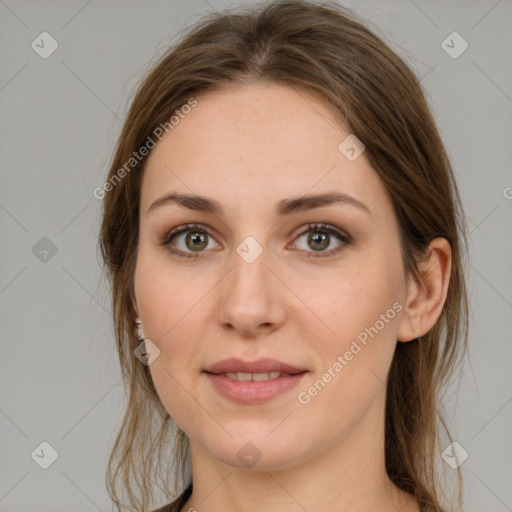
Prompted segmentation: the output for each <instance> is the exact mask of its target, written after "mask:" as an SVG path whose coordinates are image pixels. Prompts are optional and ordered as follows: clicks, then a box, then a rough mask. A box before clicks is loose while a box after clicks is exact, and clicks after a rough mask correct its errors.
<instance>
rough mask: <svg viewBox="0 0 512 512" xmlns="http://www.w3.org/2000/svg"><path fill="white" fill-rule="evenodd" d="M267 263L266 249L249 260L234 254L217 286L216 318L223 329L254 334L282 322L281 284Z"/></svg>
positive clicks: (244, 335) (262, 333)
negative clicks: (226, 273) (218, 294)
mask: <svg viewBox="0 0 512 512" xmlns="http://www.w3.org/2000/svg"><path fill="white" fill-rule="evenodd" d="M267 263H268V259H267V257H266V253H265V251H263V253H262V254H261V255H260V256H259V257H258V258H257V259H256V260H255V261H252V262H251V263H249V262H247V261H245V260H244V259H243V258H242V257H240V256H239V255H238V254H236V253H235V254H234V263H233V268H232V269H231V270H230V272H229V273H228V275H227V276H226V278H225V279H224V280H223V283H222V284H221V286H220V288H219V293H220V297H219V301H218V305H217V321H218V322H219V324H220V325H221V326H222V327H223V328H224V329H226V330H231V331H237V332H238V333H239V334H240V335H242V336H243V337H246V338H247V337H249V338H254V337H257V336H259V335H268V334H270V333H271V332H273V331H275V330H276V329H278V328H279V327H280V326H281V325H282V324H283V323H284V321H285V318H286V308H285V305H284V304H283V300H282V299H283V292H284V286H283V284H282V283H281V282H280V280H279V279H278V278H277V277H276V276H275V275H274V273H275V270H272V269H270V268H269V267H268V266H267Z"/></svg>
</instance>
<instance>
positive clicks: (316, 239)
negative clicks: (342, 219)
mask: <svg viewBox="0 0 512 512" xmlns="http://www.w3.org/2000/svg"><path fill="white" fill-rule="evenodd" d="M313 233H315V232H314V231H313ZM308 242H313V243H314V244H320V247H317V248H315V247H311V248H312V249H314V250H315V251H321V250H322V249H325V248H326V247H328V246H329V235H328V234H325V233H318V232H316V234H311V235H309V237H308ZM326 242H327V243H326Z"/></svg>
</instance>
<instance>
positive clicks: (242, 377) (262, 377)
mask: <svg viewBox="0 0 512 512" xmlns="http://www.w3.org/2000/svg"><path fill="white" fill-rule="evenodd" d="M206 373H209V372H206ZM301 373H305V371H304V372H298V373H293V374H290V373H283V372H261V373H248V372H227V373H217V374H213V373H212V374H210V375H218V376H223V377H227V378H228V379H230V380H237V381H239V382H247V381H255V382H264V381H267V380H275V379H277V378H279V377H291V376H292V375H299V374H301Z"/></svg>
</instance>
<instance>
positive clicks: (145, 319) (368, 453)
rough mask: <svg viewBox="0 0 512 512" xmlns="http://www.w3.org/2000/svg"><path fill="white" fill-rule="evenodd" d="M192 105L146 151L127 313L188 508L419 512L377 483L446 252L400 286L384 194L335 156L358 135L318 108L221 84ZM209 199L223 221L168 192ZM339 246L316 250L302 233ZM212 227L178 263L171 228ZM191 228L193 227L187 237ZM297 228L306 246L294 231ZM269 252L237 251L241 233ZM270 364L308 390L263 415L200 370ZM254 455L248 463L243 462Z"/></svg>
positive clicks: (291, 94) (281, 89)
mask: <svg viewBox="0 0 512 512" xmlns="http://www.w3.org/2000/svg"><path fill="white" fill-rule="evenodd" d="M197 99H198V105H197V106H196V107H195V108H194V109H192V111H191V112H190V113H189V114H188V115H187V116H186V117H185V118H184V119H182V120H181V121H180V123H179V124H178V125H177V126H175V128H174V129H173V130H172V131H170V132H169V133H168V134H167V135H165V136H164V138H162V140H161V141H160V142H159V143H158V144H157V146H156V147H155V148H154V149H153V150H152V152H151V154H150V156H149V160H148V162H147V167H146V169H145V175H144V179H143V183H142V190H141V208H140V232H139V248H138V257H137V266H136V272H135V276H134V278H135V296H136V305H134V307H135V310H136V313H137V314H138V316H139V317H140V318H141V320H142V325H143V328H144V333H145V335H146V337H147V338H149V339H150V340H151V341H152V342H153V343H154V344H155V345H156V346H157V347H158V348H159V350H160V356H159V357H158V358H157V359H156V360H155V361H154V362H153V363H152V364H151V365H150V367H149V368H150V372H151V376H152V378H153V380H154V383H155V386H156V389H157V391H158V394H159V397H160V399H161V401H162V403H163V405H164V406H165V408H166V409H167V410H168V412H169V414H170V415H171V417H172V418H173V419H174V420H175V421H176V423H177V424H178V425H179V426H180V427H181V428H182V429H183V430H184V431H185V432H186V434H187V435H188V437H189V440H190V448H191V457H192V469H193V482H194V490H193V494H192V496H191V498H190V499H189V500H188V502H187V504H186V505H185V506H184V507H183V508H182V510H183V511H187V510H190V508H191V507H193V508H194V509H196V510H198V511H199V512H202V511H205V512H217V511H225V510H244V511H245V512H260V511H261V510H266V511H270V512H274V511H275V512H277V511H279V512H298V511H303V510H304V509H306V510H309V511H317V510H340V511H341V510H343V511H350V512H363V511H367V512H369V511H375V510H379V511H381V512H391V511H397V510H400V511H401V512H417V511H419V508H418V504H417V502H416V501H415V500H414V499H413V498H412V497H411V496H410V495H408V494H405V493H403V492H401V491H399V490H398V488H396V487H395V486H394V485H393V484H392V483H391V481H390V480H389V478H388V477H387V475H386V472H385V465H384V406H385V384H384V383H385V381H386V376H387V372H388V370H389V367H390V364H391V361H392V356H393V352H394V349H395V347H396V344H397V340H398V342H408V341H410V340H414V339H415V338H417V337H419V336H422V335H424V334H425V333H426V332H427V331H428V330H429V329H430V328H431V327H432V326H433V325H434V324H435V322H436V320H437V319H438V317H439V315H440V313H441V310H442V307H443V304H444V301H445V299H446V292H447V287H448V281H449V274H450V265H451V253H450V246H449V244H448V242H446V240H444V239H435V240H434V241H433V242H432V244H431V251H430V253H429V258H428V259H427V260H426V261H425V263H422V265H421V266H420V270H421V272H422V274H423V276H424V282H423V285H422V286H420V285H418V284H417V283H416V282H415V281H414V280H413V279H412V278H409V277H408V276H406V275H405V273H404V269H403V265H402V260H401V257H400V250H399V236H398V233H399V232H398V224H397V220H396V218H395V214H394V211H393V208H392V204H391V201H390V198H389V196H388V194H387V192H386V189H385V188H384V186H383V184H382V182H381V181H380V179H379V178H378V175H377V174H376V172H375V171H374V170H373V169H372V168H371V166H370V165H369V163H368V161H367V159H366V157H365V154H364V152H363V153H362V155H361V156H360V157H358V158H357V159H356V160H355V161H349V160H348V159H347V158H346V157H345V156H344V155H343V154H342V153H341V152H340V151H339V150H338V146H339V144H340V142H341V141H343V140H344V139H345V137H346V136H347V135H348V134H349V133H350V132H349V131H348V130H347V129H346V128H345V127H343V126H342V124H341V123H340V122H339V121H338V120H337V119H336V118H335V117H334V114H333V112H332V110H331V108H330V107H329V105H328V104H326V103H325V102H324V101H323V100H322V99H321V98H318V97H315V96H312V95H311V94H310V93H306V92H304V91H300V92H299V91H298V90H296V89H292V88H289V87H286V86H283V85H277V84H265V85H243V86H240V85H238V86H235V85H233V84H230V85H228V86H223V87H222V88H220V89H218V90H216V91H214V92H212V91H209V92H207V93H206V94H205V95H203V96H200V97H197ZM171 191H173V192H179V193H186V194H198V195H202V196H208V197H210V198H212V199H214V200H216V201H218V202H219V203H220V204H221V205H222V207H223V209H224V210H225V211H224V214H219V215H215V214H212V213H206V212H198V211H192V210H189V209H187V208H185V207H183V206H179V205H177V204H175V203H168V204H166V205H165V206H161V207H158V208H155V209H154V210H153V211H151V212H150V213H149V214H148V213H147V211H148V208H149V207H150V205H151V204H152V203H153V202H154V201H155V200H156V199H158V198H159V197H161V196H162V195H164V194H166V193H168V192H171ZM333 191H336V192H342V193H345V194H349V195H351V196H353V197H355V198H357V199H358V200H359V201H362V202H363V203H364V204H366V205H367V206H368V208H369V209H370V211H371V214H368V213H366V212H365V211H363V210H361V209H358V208H356V207H354V206H352V205H349V204H334V205H329V206H322V207H319V208H315V209H313V210H309V211H302V212H298V213H294V214H292V215H290V216H288V217H283V218H281V217H278V216H277V215H276V212H275V208H276V205H277V204H278V202H279V201H281V200H283V199H288V198H292V197H302V196H304V195H305V194H308V195H309V194H319V193H325V192H333ZM314 222H323V223H325V224H327V225H328V226H332V227H333V228H338V229H339V230H341V231H342V232H345V233H348V234H349V235H350V236H351V237H352V243H351V244H348V245H347V244H344V243H343V242H340V241H339V240H338V239H337V238H336V237H335V236H334V235H331V236H330V243H329V244H328V247H327V248H326V249H323V250H324V252H325V251H329V250H331V249H339V252H338V253H337V254H334V255H330V256H322V252H321V251H315V250H314V249H315V247H317V246H316V245H315V243H314V241H313V242H311V241H310V242H309V243H308V238H307V237H308V234H315V232H316V230H314V229H313V230H308V227H307V225H308V224H309V223H314ZM187 223H198V224H202V225H204V226H205V227H206V228H208V229H209V231H210V233H211V238H210V236H207V238H206V240H207V241H208V245H207V246H206V248H204V249H202V252H199V253H197V252H194V250H193V244H192V243H190V242H189V244H188V245H187V244H186V243H185V242H186V239H185V236H186V233H185V234H181V235H178V237H177V238H176V239H174V246H175V248H176V249H181V250H182V251H184V252H186V253H188V254H192V255H194V254H198V258H197V259H192V258H190V259H188V258H179V257H178V256H175V255H173V254H172V253H170V252H169V250H168V248H166V247H164V246H162V245H161V244H160V241H161V240H162V239H163V238H164V236H165V235H166V234H167V233H168V232H169V231H170V230H171V229H173V228H176V227H180V226H182V225H184V224H187ZM191 231H192V232H194V231H195V230H194V229H192V230H191ZM302 233H305V234H302ZM249 235H250V236H252V237H253V238H254V239H255V240H257V242H258V244H259V245H260V246H261V248H262V250H263V252H262V253H261V254H260V256H259V257H258V258H257V259H256V260H255V261H254V262H252V263H248V262H247V261H245V260H244V259H243V258H242V257H240V256H239V255H238V253H237V252H236V248H237V247H238V245H239V244H240V243H241V242H242V240H244V238H245V237H246V236H249ZM394 303H398V304H399V305H400V306H401V310H400V311H399V312H397V313H396V315H394V318H393V319H389V321H388V322H386V323H385V326H384V328H382V329H381V330H379V332H378V334H377V335H376V336H374V337H373V338H369V340H368V343H367V345H366V346H364V347H363V348H362V350H361V351H360V352H359V353H358V354H357V355H356V356H354V357H353V359H352V360H351V361H349V362H348V364H347V365H346V366H345V367H344V368H343V370H342V371H340V372H338V373H337V374H336V376H335V377H333V378H332V379H331V381H330V382H329V383H328V384H327V385H326V386H325V387H324V388H323V389H322V390H321V392H319V393H318V394H317V395H316V396H315V397H313V398H312V399H311V400H310V402H309V403H307V404H301V403H299V401H298V399H297V395H298V393H299V392H301V391H304V390H306V391H307V390H308V388H309V387H311V386H312V385H313V383H314V382H316V381H318V379H319V378H321V377H322V375H323V374H324V373H325V372H326V371H327V369H328V368H329V367H332V366H333V363H334V362H335V361H336V360H337V357H338V356H339V355H343V354H344V353H345V352H346V351H347V350H348V349H349V348H350V346H351V343H352V341H353V340H356V339H357V336H358V334H359V333H361V332H362V331H364V329H365V327H369V326H374V325H375V323H376V321H377V320H379V318H381V317H380V315H382V314H386V311H388V310H389V309H390V308H392V305H393V304H394ZM235 356H237V357H240V358H243V359H246V360H255V359H258V358H260V357H272V358H275V359H279V360H281V361H284V362H287V363H290V364H293V365H296V366H299V367H301V368H305V369H307V370H308V371H309V373H308V374H307V375H306V377H305V379H304V380H303V381H302V383H300V387H299V388H297V389H293V390H291V391H288V392H286V393H284V394H282V395H280V396H278V397H276V398H274V399H272V400H270V401H268V402H266V403H263V404H259V405H241V404H238V403H235V402H232V401H229V400H228V399H226V398H224V397H222V396H221V395H219V394H217V392H216V391H215V390H214V389H213V387H212V386H211V384H210V382H209V380H208V378H207V377H206V375H205V374H204V373H203V371H202V370H203V369H204V368H205V367H206V366H207V365H210V364H212V363H214V362H216V361H219V360H221V359H225V358H228V357H235ZM248 442H251V443H252V444H254V445H255V446H256V447H257V449H258V450H259V452H260V453H261V459H260V460H259V461H258V462H257V464H256V465H255V466H253V467H251V468H248V467H247V466H245V465H244V464H243V463H242V462H241V460H239V458H238V457H237V453H238V452H239V450H240V449H242V448H243V447H244V446H245V445H246V443H248Z"/></svg>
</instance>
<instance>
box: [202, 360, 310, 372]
mask: <svg viewBox="0 0 512 512" xmlns="http://www.w3.org/2000/svg"><path fill="white" fill-rule="evenodd" d="M204 371H205V372H206V373H209V374H217V375H218V374H219V373H237V372H244V373H269V372H281V373H288V374H290V375H293V374H298V373H302V372H305V371H307V370H306V368H299V367H297V366H293V365H291V364H287V363H283V362H282V361H278V360H277V359H269V358H263V359H258V360H256V361H244V360H243V359H239V358H236V357H232V358H229V359H223V360H222V361H217V362H216V363H214V364H212V365H210V366H209V367H208V368H206V369H205V370H204Z"/></svg>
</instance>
